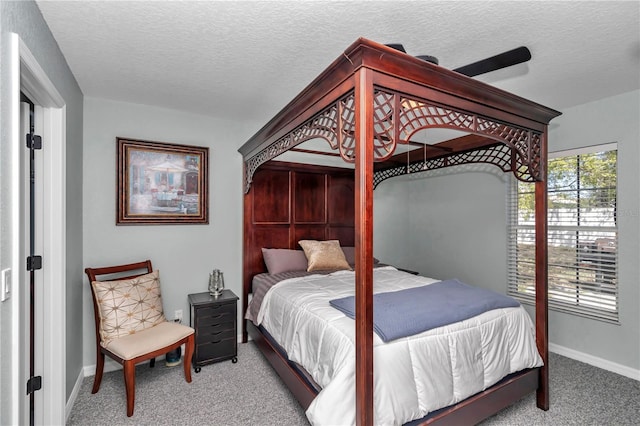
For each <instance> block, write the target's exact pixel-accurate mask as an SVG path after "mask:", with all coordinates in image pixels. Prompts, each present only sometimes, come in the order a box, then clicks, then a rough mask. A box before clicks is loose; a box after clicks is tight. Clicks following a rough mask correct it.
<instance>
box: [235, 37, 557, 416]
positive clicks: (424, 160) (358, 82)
mask: <svg viewBox="0 0 640 426" xmlns="http://www.w3.org/2000/svg"><path fill="white" fill-rule="evenodd" d="M559 114H560V113H558V112H557V111H554V110H552V109H549V108H546V107H544V106H541V105H539V104H536V103H534V102H531V101H528V100H525V99H522V98H520V97H518V96H515V95H512V94H510V93H507V92H505V91H502V90H499V89H497V88H495V87H492V86H489V85H487V84H484V83H482V82H479V81H476V80H473V79H471V78H468V77H466V76H463V75H461V74H458V73H456V72H453V71H449V70H447V69H444V68H442V67H439V66H436V65H433V64H430V63H427V62H424V61H422V60H420V59H416V58H414V57H411V56H409V55H406V54H404V53H401V52H398V51H396V50H394V49H392V48H389V47H387V46H384V45H381V44H378V43H375V42H372V41H369V40H366V39H358V40H357V41H356V42H354V43H353V44H352V45H351V46H350V47H349V48H348V49H347V50H345V52H344V54H343V55H341V56H340V57H339V58H338V59H336V60H335V61H334V62H333V63H332V64H331V65H330V66H329V67H328V68H327V69H326V70H325V71H324V72H322V73H321V74H320V75H319V76H318V77H317V78H316V79H315V80H314V81H313V82H312V83H311V84H310V85H309V86H307V87H306V88H305V89H304V90H303V91H302V92H301V93H300V94H299V95H298V96H297V97H296V98H295V99H293V101H291V102H290V103H289V104H288V105H287V106H286V107H285V108H284V109H283V110H282V111H280V113H278V114H277V115H276V116H275V117H274V118H273V119H272V120H271V121H269V123H267V124H266V125H265V126H264V127H263V128H262V129H261V130H260V131H258V132H257V133H256V134H255V135H254V136H253V137H252V138H251V139H250V140H249V141H248V142H247V143H245V144H244V145H243V146H242V147H241V148H240V150H239V151H240V152H241V153H242V155H243V159H244V190H245V199H244V229H243V231H244V247H243V252H244V254H243V297H242V306H243V314H246V313H247V309H248V301H249V298H250V294H251V293H252V280H253V278H254V277H255V276H256V275H258V274H260V273H263V272H265V271H266V268H265V264H264V262H263V257H262V251H261V250H262V249H263V248H280V249H295V248H296V247H297V243H298V241H299V240H304V239H314V240H331V239H334V240H339V241H340V245H342V246H355V261H354V267H353V269H354V271H355V310H356V314H355V394H356V398H355V422H356V423H357V424H359V425H371V424H373V423H374V407H373V402H374V373H373V365H374V356H373V354H374V332H373V276H374V272H373V271H374V257H373V221H372V220H373V189H374V188H375V186H377V185H378V184H380V183H381V182H382V181H384V180H385V179H388V178H391V177H394V176H399V175H403V174H407V173H414V172H420V171H423V170H433V169H438V168H442V167H448V166H454V165H463V164H471V163H488V164H493V165H496V166H498V167H500V168H501V169H502V170H503V171H505V172H512V173H513V174H514V175H515V176H516V178H518V179H520V180H522V181H527V182H535V200H536V207H535V218H536V230H535V235H536V265H535V273H536V276H535V284H536V307H535V346H537V351H538V352H539V355H540V357H541V359H542V361H543V363H544V365H543V366H542V367H539V368H527V369H525V370H523V371H519V372H517V373H515V374H511V375H508V376H507V377H506V378H504V379H502V380H500V381H499V382H497V383H496V384H492V386H490V387H488V388H487V389H485V390H483V391H482V392H479V393H476V394H474V395H472V396H470V397H469V398H467V399H465V400H463V401H461V402H459V403H457V404H455V405H452V406H450V407H446V408H443V409H441V410H438V411H436V412H435V413H431V414H430V415H429V416H427V417H425V418H424V419H423V421H424V422H428V423H438V422H442V423H449V424H452V423H456V424H460V423H466V424H468V423H476V422H479V421H481V420H482V419H484V418H486V417H488V416H490V415H491V414H493V413H495V412H497V411H499V410H500V409H502V408H504V407H505V406H507V405H509V404H511V403H512V402H514V401H516V400H517V399H519V398H521V397H522V396H524V395H526V394H527V393H529V392H532V391H534V390H536V391H537V405H538V407H540V408H541V409H543V410H546V409H548V407H549V389H548V374H549V373H548V363H547V357H548V347H547V343H548V338H547V229H546V223H547V220H546V210H547V200H546V198H547V193H546V191H547V189H546V161H547V125H548V123H549V122H550V120H551V119H553V118H554V117H556V116H558V115H559ZM427 128H430V129H433V128H444V129H451V130H456V131H461V132H464V133H465V135H464V136H461V137H456V138H453V139H449V140H444V141H438V143H434V144H427V143H426V142H425V143H419V142H416V141H415V140H414V139H415V137H416V134H417V133H418V132H419V131H420V130H423V129H427ZM318 138H320V139H324V140H326V141H327V142H328V143H329V145H330V147H331V148H332V149H333V150H337V151H338V152H339V155H340V157H341V158H342V159H343V160H344V161H345V162H347V163H351V164H352V165H353V166H355V168H353V167H352V168H343V169H338V168H333V167H324V166H309V165H304V164H290V163H284V162H282V161H271V160H273V159H274V158H276V157H278V156H280V155H281V154H283V153H285V152H287V151H290V150H291V151H294V150H298V151H299V152H303V153H306V154H309V153H311V154H313V153H316V154H321V153H317V152H315V151H309V150H302V149H299V148H296V147H297V146H298V145H300V144H301V143H303V142H305V141H309V140H312V139H318ZM427 145H428V150H427ZM402 146H404V147H416V146H418V147H421V148H417V149H405V150H398V149H397V148H398V147H402ZM398 152H400V153H399V154H398ZM280 158H281V157H280ZM280 158H278V159H277V160H279V159H280ZM505 287H506V286H505ZM248 333H250V334H251V337H252V339H253V340H254V341H255V342H256V343H257V345H258V346H259V347H260V349H261V350H262V352H263V353H264V354H265V356H266V358H267V359H268V360H269V361H270V363H271V364H272V366H273V367H274V369H275V370H276V371H277V372H278V374H279V375H280V376H281V378H282V379H283V381H284V382H285V383H286V384H287V386H288V387H289V388H290V389H291V391H292V393H293V394H294V395H295V396H296V398H297V399H298V401H299V402H300V403H301V405H302V406H303V407H304V408H307V407H308V406H309V404H310V403H311V402H312V400H313V399H314V397H315V395H316V394H317V393H318V388H317V385H316V384H314V383H313V380H312V379H310V377H309V376H308V375H307V374H305V372H304V371H303V370H301V369H300V368H298V367H299V366H297V365H296V364H295V363H293V362H290V361H289V360H288V359H287V358H286V354H285V353H284V352H283V350H282V348H280V347H279V346H278V344H277V343H274V342H273V341H272V340H271V339H270V336H269V333H268V332H265V330H264V329H263V328H261V327H257V326H255V325H254V324H253V323H252V322H251V321H245V322H244V327H243V341H245V342H246V341H247V338H248Z"/></svg>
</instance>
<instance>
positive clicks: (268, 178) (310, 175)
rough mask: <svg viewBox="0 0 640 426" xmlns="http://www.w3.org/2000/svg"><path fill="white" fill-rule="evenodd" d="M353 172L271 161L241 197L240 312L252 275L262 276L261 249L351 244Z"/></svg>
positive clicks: (244, 305) (254, 177) (353, 241)
mask: <svg viewBox="0 0 640 426" xmlns="http://www.w3.org/2000/svg"><path fill="white" fill-rule="evenodd" d="M354 217H355V214H354V173H353V170H352V169H344V168H337V167H326V166H312V165H307V164H298V163H284V162H277V161H271V162H269V163H265V164H263V165H262V166H260V168H259V169H258V170H257V171H256V172H255V174H254V176H253V182H252V184H251V190H250V191H249V192H248V193H247V194H245V196H244V229H243V233H244V247H243V250H244V255H243V258H244V260H243V293H244V295H245V298H244V299H245V300H243V302H242V303H243V308H244V309H243V312H245V310H246V304H247V300H246V295H248V294H249V293H250V292H251V280H252V278H253V277H254V275H256V274H259V273H261V272H266V266H265V264H264V261H263V260H262V250H261V249H262V248H263V247H265V248H288V249H298V250H299V249H301V248H300V246H299V245H298V241H299V240H302V239H313V240H340V244H341V245H343V246H353V245H354V244H355V225H354Z"/></svg>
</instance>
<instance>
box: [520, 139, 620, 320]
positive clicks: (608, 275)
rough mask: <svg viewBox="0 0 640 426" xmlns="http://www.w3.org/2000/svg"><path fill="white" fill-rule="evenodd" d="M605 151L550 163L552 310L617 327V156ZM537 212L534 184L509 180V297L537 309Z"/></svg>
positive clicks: (550, 298) (549, 225)
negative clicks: (608, 322) (535, 306)
mask: <svg viewBox="0 0 640 426" xmlns="http://www.w3.org/2000/svg"><path fill="white" fill-rule="evenodd" d="M602 148H603V147H600V149H598V148H596V149H594V150H592V151H591V152H584V150H582V151H581V152H580V153H578V154H575V153H572V154H571V155H568V156H562V155H559V156H556V157H555V158H552V159H551V160H549V164H548V180H547V186H548V212H547V222H548V224H547V225H548V237H547V238H548V254H549V257H548V270H549V307H550V308H551V309H555V310H559V311H563V312H568V313H571V314H575V315H581V316H587V317H590V318H596V319H600V320H604V321H611V322H618V228H617V220H616V208H617V150H616V147H615V145H614V146H613V149H611V148H612V147H611V145H608V146H606V149H607V150H602ZM560 154H561V153H560ZM534 209H535V203H534V184H532V183H523V182H519V181H516V179H512V181H511V188H510V191H509V197H508V217H509V224H508V228H509V232H508V238H509V241H508V283H509V284H508V292H509V294H511V295H512V296H515V297H516V298H518V299H520V300H522V301H523V302H528V303H534V302H535V216H534V212H535V211H534Z"/></svg>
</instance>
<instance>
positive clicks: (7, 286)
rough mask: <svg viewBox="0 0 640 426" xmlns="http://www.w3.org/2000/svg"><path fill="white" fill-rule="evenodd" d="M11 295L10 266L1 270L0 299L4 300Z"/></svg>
mask: <svg viewBox="0 0 640 426" xmlns="http://www.w3.org/2000/svg"><path fill="white" fill-rule="evenodd" d="M9 297H11V268H7V269H3V270H2V289H0V301H2V302H4V301H5V300H7V299H8V298H9Z"/></svg>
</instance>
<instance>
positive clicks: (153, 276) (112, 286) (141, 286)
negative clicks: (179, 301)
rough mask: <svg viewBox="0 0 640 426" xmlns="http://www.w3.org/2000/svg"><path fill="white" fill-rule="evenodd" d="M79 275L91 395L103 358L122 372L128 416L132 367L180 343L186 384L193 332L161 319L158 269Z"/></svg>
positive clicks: (146, 266) (136, 266)
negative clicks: (88, 333)
mask: <svg viewBox="0 0 640 426" xmlns="http://www.w3.org/2000/svg"><path fill="white" fill-rule="evenodd" d="M84 271H85V273H86V274H87V277H89V284H90V286H91V294H92V295H93V311H94V314H95V315H94V316H95V325H96V357H97V361H96V375H95V378H94V381H93V390H92V391H91V393H96V392H98V390H99V389H100V382H101V381H102V373H103V370H104V356H105V355H108V356H109V357H110V358H113V359H114V360H115V361H117V362H118V363H119V364H120V365H122V367H123V369H124V382H125V388H126V395H127V416H129V417H130V416H132V415H133V406H134V401H135V366H136V364H138V363H140V362H143V361H146V360H150V365H151V367H153V366H154V363H155V358H156V357H157V356H160V355H163V354H165V353H167V352H169V351H171V350H174V349H176V348H177V347H179V346H180V345H182V344H184V345H185V354H184V376H185V379H186V380H187V382H188V383H191V357H192V355H193V350H194V330H193V328H191V327H187V326H184V325H182V324H178V323H174V322H168V321H167V320H166V318H165V316H164V313H163V309H162V298H161V294H160V282H159V275H158V271H153V267H152V266H151V261H150V260H146V261H144V262H137V263H131V264H127V265H118V266H109V267H100V268H86V269H85V270H84ZM98 276H104V279H98Z"/></svg>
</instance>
